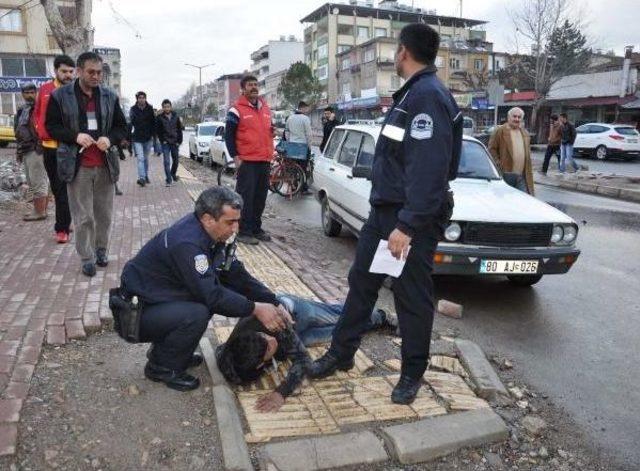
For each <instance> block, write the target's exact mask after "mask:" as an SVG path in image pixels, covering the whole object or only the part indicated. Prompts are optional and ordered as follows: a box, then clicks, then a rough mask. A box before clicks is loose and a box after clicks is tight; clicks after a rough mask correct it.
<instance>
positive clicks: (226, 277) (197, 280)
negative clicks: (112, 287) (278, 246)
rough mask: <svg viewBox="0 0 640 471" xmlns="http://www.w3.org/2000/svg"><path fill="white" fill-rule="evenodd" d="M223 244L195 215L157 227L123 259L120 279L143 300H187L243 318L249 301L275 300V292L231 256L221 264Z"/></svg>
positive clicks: (250, 305)
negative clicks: (227, 265) (156, 231)
mask: <svg viewBox="0 0 640 471" xmlns="http://www.w3.org/2000/svg"><path fill="white" fill-rule="evenodd" d="M224 261H225V244H224V243H216V242H215V241H214V240H212V239H211V237H209V235H208V234H207V232H206V231H205V230H204V228H203V227H202V224H201V223H200V221H199V219H198V218H197V217H196V215H195V214H193V213H192V214H189V215H187V216H185V217H183V218H182V219H180V220H179V221H178V222H176V223H175V224H174V225H173V226H171V227H169V228H168V229H165V230H163V231H161V232H160V233H159V234H157V235H156V236H155V237H154V238H153V239H151V240H150V241H149V242H147V243H146V244H145V245H144V247H142V249H141V250H140V252H139V253H138V254H137V255H136V256H135V257H134V258H133V259H131V260H129V261H128V262H127V264H126V265H125V267H124V270H123V272H122V277H121V282H122V287H123V288H124V290H125V292H126V293H128V294H130V295H136V296H138V298H139V299H140V300H141V301H142V303H143V304H144V303H147V304H155V303H163V302H170V301H192V302H198V303H201V304H205V305H206V306H207V307H208V308H209V310H210V312H211V313H212V314H220V315H223V316H227V317H245V316H249V315H251V314H252V313H253V310H254V308H255V304H254V302H265V303H271V304H273V305H278V301H277V300H276V297H275V295H274V294H273V293H272V292H271V291H270V290H269V289H268V288H267V287H266V286H264V285H263V284H262V283H261V282H259V281H258V280H256V279H255V278H254V277H252V276H251V275H250V274H249V273H248V272H247V271H246V269H245V268H244V265H243V264H242V263H241V262H240V261H239V260H237V259H235V258H234V260H233V262H232V263H231V265H230V268H229V269H228V270H224V269H223V265H224Z"/></svg>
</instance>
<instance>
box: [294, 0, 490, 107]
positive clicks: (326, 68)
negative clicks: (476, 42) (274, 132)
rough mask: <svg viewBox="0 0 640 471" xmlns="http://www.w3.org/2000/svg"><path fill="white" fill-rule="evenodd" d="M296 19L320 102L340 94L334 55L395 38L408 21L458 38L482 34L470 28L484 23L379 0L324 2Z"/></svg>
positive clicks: (392, 1)
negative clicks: (320, 88) (321, 87)
mask: <svg viewBox="0 0 640 471" xmlns="http://www.w3.org/2000/svg"><path fill="white" fill-rule="evenodd" d="M300 21H301V23H303V24H306V25H307V26H306V28H305V29H304V54H305V62H306V63H307V64H308V65H309V67H310V68H311V69H312V70H313V72H314V74H315V75H316V77H317V78H318V79H319V80H320V82H321V83H322V84H323V85H324V86H325V92H324V94H323V103H329V102H335V101H336V100H337V98H338V97H339V95H340V90H339V89H338V78H337V76H336V72H337V70H338V64H337V57H336V55H337V54H340V53H343V52H345V51H347V50H349V49H350V48H353V47H355V46H361V45H362V44H363V43H367V42H369V41H371V40H372V39H376V38H392V39H395V38H397V36H398V33H399V32H400V30H401V29H402V28H403V27H404V26H405V25H406V24H408V23H415V22H423V23H426V24H429V25H431V26H432V27H434V28H435V29H436V30H438V31H439V33H440V35H441V37H442V38H443V40H447V39H457V40H460V41H466V40H469V39H472V36H473V35H478V34H480V35H481V34H484V32H481V31H478V30H475V29H473V28H477V27H479V26H482V25H484V24H486V22H485V21H479V20H472V19H467V18H458V17H451V16H441V15H437V14H436V12H435V11H434V10H424V9H421V8H413V7H411V6H409V5H404V4H401V3H400V2H398V1H394V0H383V1H381V2H379V4H378V6H377V7H374V4H373V1H364V2H360V1H356V0H350V1H349V3H325V4H324V5H322V6H320V7H318V8H317V9H316V10H314V11H313V12H311V13H310V14H308V15H307V16H305V17H304V18H302V19H301V20H300ZM383 43H384V42H382V43H380V44H383ZM323 103H321V104H323Z"/></svg>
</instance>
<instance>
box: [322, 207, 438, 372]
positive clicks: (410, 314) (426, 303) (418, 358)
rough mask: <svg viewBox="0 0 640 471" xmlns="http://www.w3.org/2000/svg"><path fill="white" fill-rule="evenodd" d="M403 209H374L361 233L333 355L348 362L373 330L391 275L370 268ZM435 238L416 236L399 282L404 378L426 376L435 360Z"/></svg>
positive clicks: (395, 293) (395, 290)
mask: <svg viewBox="0 0 640 471" xmlns="http://www.w3.org/2000/svg"><path fill="white" fill-rule="evenodd" d="M400 209H401V207H400V206H396V205H390V206H377V207H372V208H371V213H370V214H369V219H368V220H367V222H366V223H365V225H364V226H363V228H362V231H361V232H360V238H359V240H358V247H357V249H356V258H355V260H354V262H353V265H352V267H351V270H350V271H349V294H348V295H347V299H346V301H345V303H344V309H343V311H342V316H341V317H340V320H339V321H338V324H337V325H336V328H335V330H334V331H333V340H332V342H331V348H330V352H331V353H332V354H333V355H334V356H336V357H338V358H340V359H347V358H351V357H353V355H355V353H356V350H357V349H358V347H359V346H360V342H361V340H362V335H363V334H364V332H365V331H366V329H367V326H368V323H369V319H370V317H371V311H372V310H373V308H374V306H375V303H376V301H377V299H378V291H379V290H380V287H381V286H382V282H383V281H384V279H385V278H386V275H383V274H377V273H370V272H369V268H370V267H371V262H372V261H373V256H374V254H375V252H376V249H377V248H378V244H379V242H380V240H381V239H384V240H388V239H389V235H390V234H391V232H392V231H393V230H394V229H395V226H396V223H397V221H398V218H397V213H398V211H399V210H400ZM437 244H438V243H437V240H436V236H435V234H427V233H422V234H416V236H415V237H414V238H413V239H412V241H411V250H410V251H409V255H408V257H407V261H406V264H405V266H404V269H403V271H402V274H401V275H400V277H399V278H397V279H395V280H394V283H393V296H394V302H395V307H396V312H397V315H398V322H399V326H400V332H401V335H402V348H401V353H402V374H403V375H407V376H410V377H411V378H414V379H419V378H421V377H422V375H423V373H424V372H425V370H426V368H427V362H428V360H429V342H430V340H431V329H432V327H433V282H432V280H431V272H432V271H433V255H434V253H435V249H436V246H437Z"/></svg>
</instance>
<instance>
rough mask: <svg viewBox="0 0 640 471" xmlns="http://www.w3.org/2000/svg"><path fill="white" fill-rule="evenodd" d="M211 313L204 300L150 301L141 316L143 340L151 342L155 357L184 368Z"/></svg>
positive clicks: (156, 360) (161, 362) (168, 365)
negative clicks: (154, 302)
mask: <svg viewBox="0 0 640 471" xmlns="http://www.w3.org/2000/svg"><path fill="white" fill-rule="evenodd" d="M210 318H211V314H210V313H209V309H208V308H207V306H205V305H204V304H200V303H194V302H188V301H171V302H166V303H158V304H149V305H145V306H143V308H142V315H141V316H140V341H141V342H151V343H152V344H153V350H152V355H151V361H152V362H153V363H155V364H156V365H159V366H163V367H165V368H169V369H171V370H175V371H184V370H185V369H186V368H187V366H188V365H189V361H190V359H191V356H192V355H193V352H194V351H195V349H196V347H197V346H198V342H200V338H201V337H202V334H204V331H205V330H206V328H207V324H208V322H209V319H210Z"/></svg>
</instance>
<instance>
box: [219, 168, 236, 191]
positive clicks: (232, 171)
mask: <svg viewBox="0 0 640 471" xmlns="http://www.w3.org/2000/svg"><path fill="white" fill-rule="evenodd" d="M235 180H236V167H235V165H233V164H231V165H230V163H229V162H225V164H224V165H223V166H222V167H220V168H219V169H218V186H223V185H224V186H228V187H229V188H234V187H235Z"/></svg>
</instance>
